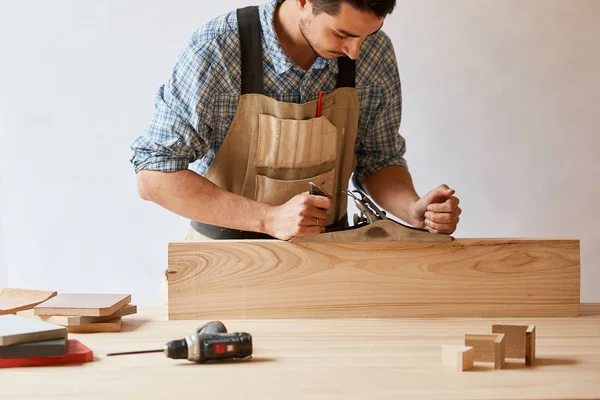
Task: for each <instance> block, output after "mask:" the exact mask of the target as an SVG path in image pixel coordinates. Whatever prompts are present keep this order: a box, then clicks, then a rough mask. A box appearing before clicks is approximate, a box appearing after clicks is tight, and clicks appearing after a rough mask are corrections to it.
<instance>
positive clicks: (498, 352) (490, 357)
mask: <svg viewBox="0 0 600 400" xmlns="http://www.w3.org/2000/svg"><path fill="white" fill-rule="evenodd" d="M465 346H471V347H473V349H474V355H473V360H474V361H483V362H493V363H494V368H495V369H500V368H502V366H503V365H504V357H505V340H504V334H502V333H500V334H466V335H465Z"/></svg>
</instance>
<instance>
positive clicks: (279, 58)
mask: <svg viewBox="0 0 600 400" xmlns="http://www.w3.org/2000/svg"><path fill="white" fill-rule="evenodd" d="M284 1H285V0H270V1H269V2H267V3H264V4H263V5H262V6H260V24H261V27H262V31H263V35H264V44H265V50H266V51H267V54H269V55H270V56H271V61H272V63H273V67H274V69H275V72H276V73H277V74H279V75H281V74H283V73H284V72H287V71H289V70H290V69H292V68H294V67H295V66H296V64H295V63H294V61H293V60H292V59H291V58H290V57H289V56H288V55H287V54H286V53H285V51H284V50H283V47H281V43H279V39H278V38H277V34H276V33H275V8H276V7H277V5H278V4H279V3H283V2H284ZM327 66H329V69H330V70H331V72H333V73H334V74H337V73H338V66H337V60H336V59H333V60H327V59H325V58H322V57H317V59H316V60H315V62H314V63H313V65H312V67H311V68H313V69H323V68H325V67H327Z"/></svg>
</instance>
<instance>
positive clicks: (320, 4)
mask: <svg viewBox="0 0 600 400" xmlns="http://www.w3.org/2000/svg"><path fill="white" fill-rule="evenodd" d="M342 3H348V4H350V5H351V6H352V7H354V8H356V9H357V10H359V11H364V12H369V13H371V14H374V15H376V16H377V17H379V18H383V17H385V16H386V15H388V14H391V13H392V11H393V10H394V8H395V7H396V0H313V10H314V12H315V14H318V13H320V12H323V11H324V12H326V13H327V14H329V15H333V16H335V15H337V14H338V13H339V12H340V6H341V5H342Z"/></svg>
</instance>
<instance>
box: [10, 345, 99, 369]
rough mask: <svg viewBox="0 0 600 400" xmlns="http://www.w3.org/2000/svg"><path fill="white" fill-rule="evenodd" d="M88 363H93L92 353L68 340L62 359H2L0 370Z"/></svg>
mask: <svg viewBox="0 0 600 400" xmlns="http://www.w3.org/2000/svg"><path fill="white" fill-rule="evenodd" d="M90 361H94V352H93V351H92V350H91V349H90V348H88V347H87V346H86V345H84V344H83V343H81V342H80V341H78V340H76V339H69V340H68V341H67V352H66V354H65V355H64V356H62V357H28V358H2V359H0V368H15V367H38V366H43V365H61V364H82V363H85V362H90Z"/></svg>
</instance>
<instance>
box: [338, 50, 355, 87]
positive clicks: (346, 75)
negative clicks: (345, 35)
mask: <svg viewBox="0 0 600 400" xmlns="http://www.w3.org/2000/svg"><path fill="white" fill-rule="evenodd" d="M338 70H339V72H338V77H337V88H341V87H349V88H354V87H356V61H355V60H353V59H351V58H349V57H339V58H338Z"/></svg>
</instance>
